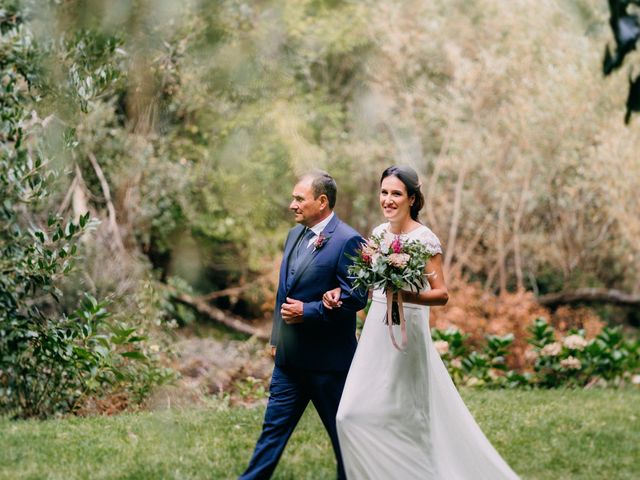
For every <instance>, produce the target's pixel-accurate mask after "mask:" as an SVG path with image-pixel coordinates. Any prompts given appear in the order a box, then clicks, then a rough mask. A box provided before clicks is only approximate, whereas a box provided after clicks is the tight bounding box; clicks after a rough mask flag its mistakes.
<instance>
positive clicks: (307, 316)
mask: <svg viewBox="0 0 640 480" xmlns="http://www.w3.org/2000/svg"><path fill="white" fill-rule="evenodd" d="M363 243H364V239H363V238H362V237H360V236H357V237H352V238H350V239H349V240H348V241H347V242H345V244H344V247H343V248H342V252H340V258H339V260H338V268H337V272H336V278H337V281H338V285H339V287H340V289H341V290H342V294H341V295H340V300H341V301H342V306H341V307H340V310H347V311H352V312H354V313H355V312H357V311H359V310H362V309H363V308H364V307H365V306H366V304H367V292H366V291H361V290H357V289H353V288H352V286H351V279H350V278H349V271H348V269H349V266H350V265H351V264H353V260H351V259H350V258H348V257H347V255H348V256H352V257H355V256H356V255H357V251H358V249H359V248H360V246H361V245H362V244H363ZM331 313H332V310H329V309H325V307H324V305H323V304H322V300H317V301H313V302H305V303H304V304H303V316H302V317H303V321H304V322H316V321H330V320H331V319H332V317H333V315H332V314H331Z"/></svg>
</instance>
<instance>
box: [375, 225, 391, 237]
mask: <svg viewBox="0 0 640 480" xmlns="http://www.w3.org/2000/svg"><path fill="white" fill-rule="evenodd" d="M388 230H389V222H385V223H381V224H380V225H378V226H377V227H374V229H373V230H372V231H371V235H376V236H379V235H382V234H383V233H384V232H386V231H388Z"/></svg>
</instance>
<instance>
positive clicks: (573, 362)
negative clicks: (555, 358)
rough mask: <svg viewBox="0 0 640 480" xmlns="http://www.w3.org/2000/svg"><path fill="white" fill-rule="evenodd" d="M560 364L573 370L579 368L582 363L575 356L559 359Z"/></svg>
mask: <svg viewBox="0 0 640 480" xmlns="http://www.w3.org/2000/svg"><path fill="white" fill-rule="evenodd" d="M560 366H561V367H564V368H571V369H574V370H580V368H582V363H580V360H578V359H577V358H575V357H567V358H565V359H564V360H560Z"/></svg>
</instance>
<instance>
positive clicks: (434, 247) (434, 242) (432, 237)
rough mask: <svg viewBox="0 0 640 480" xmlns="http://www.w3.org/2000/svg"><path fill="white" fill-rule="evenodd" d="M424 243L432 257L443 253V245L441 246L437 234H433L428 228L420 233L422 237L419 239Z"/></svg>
mask: <svg viewBox="0 0 640 480" xmlns="http://www.w3.org/2000/svg"><path fill="white" fill-rule="evenodd" d="M418 238H419V239H420V241H421V242H422V243H424V244H425V246H426V247H427V251H428V252H429V253H430V254H431V255H437V254H438V253H442V245H441V244H440V240H439V239H438V237H436V234H435V233H433V232H432V231H431V230H430V229H429V228H428V227H424V230H423V231H422V232H420V236H419V237H418Z"/></svg>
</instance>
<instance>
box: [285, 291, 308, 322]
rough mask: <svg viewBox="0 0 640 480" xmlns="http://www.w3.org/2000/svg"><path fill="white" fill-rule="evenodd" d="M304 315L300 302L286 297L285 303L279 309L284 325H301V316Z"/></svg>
mask: <svg viewBox="0 0 640 480" xmlns="http://www.w3.org/2000/svg"><path fill="white" fill-rule="evenodd" d="M303 313H304V305H303V303H302V302H301V301H300V300H295V299H293V298H289V297H287V301H286V303H283V304H282V307H280V315H281V316H282V319H283V320H284V321H285V323H287V324H289V325H292V324H295V323H302V322H303V321H304V320H303V319H302V314H303Z"/></svg>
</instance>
